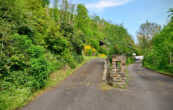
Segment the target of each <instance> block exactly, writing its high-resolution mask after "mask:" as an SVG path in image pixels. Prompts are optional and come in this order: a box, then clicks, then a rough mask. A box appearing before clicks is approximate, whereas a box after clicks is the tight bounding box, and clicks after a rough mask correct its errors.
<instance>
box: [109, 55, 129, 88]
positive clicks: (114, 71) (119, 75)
mask: <svg viewBox="0 0 173 110" xmlns="http://www.w3.org/2000/svg"><path fill="white" fill-rule="evenodd" d="M125 67H126V57H125V56H124V55H118V54H116V55H114V56H112V68H111V73H110V77H111V79H112V84H113V85H115V86H120V87H123V86H125V85H126V71H125V70H126V69H125Z"/></svg>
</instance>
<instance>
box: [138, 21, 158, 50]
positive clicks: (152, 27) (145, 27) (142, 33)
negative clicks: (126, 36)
mask: <svg viewBox="0 0 173 110" xmlns="http://www.w3.org/2000/svg"><path fill="white" fill-rule="evenodd" d="M160 30H161V26H160V25H158V24H156V23H152V22H148V21H146V22H145V23H143V24H141V26H140V27H139V31H138V32H137V38H138V43H139V46H140V48H141V49H142V51H143V52H144V51H145V49H147V48H149V47H150V45H151V43H150V41H151V39H152V37H153V36H154V35H155V34H157V33H158V32H160Z"/></svg>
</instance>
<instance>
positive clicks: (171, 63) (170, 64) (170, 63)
mask: <svg viewBox="0 0 173 110" xmlns="http://www.w3.org/2000/svg"><path fill="white" fill-rule="evenodd" d="M169 60H170V61H169V62H170V65H171V64H172V53H171V52H170V59H169Z"/></svg>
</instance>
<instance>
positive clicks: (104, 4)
mask: <svg viewBox="0 0 173 110" xmlns="http://www.w3.org/2000/svg"><path fill="white" fill-rule="evenodd" d="M129 1H131V0H99V1H98V2H96V3H89V4H86V7H87V8H88V9H101V10H102V9H104V8H108V7H116V6H120V5H124V4H126V3H128V2H129Z"/></svg>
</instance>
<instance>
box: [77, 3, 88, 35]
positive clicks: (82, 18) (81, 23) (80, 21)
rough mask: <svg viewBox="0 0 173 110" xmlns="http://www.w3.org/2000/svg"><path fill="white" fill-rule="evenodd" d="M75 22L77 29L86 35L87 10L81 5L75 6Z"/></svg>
mask: <svg viewBox="0 0 173 110" xmlns="http://www.w3.org/2000/svg"><path fill="white" fill-rule="evenodd" d="M75 21H76V27H77V29H81V30H82V31H83V32H85V33H86V31H87V28H88V27H89V21H90V18H89V16H88V10H87V8H86V7H85V6H84V5H82V4H78V6H77V15H76V20H75Z"/></svg>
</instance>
